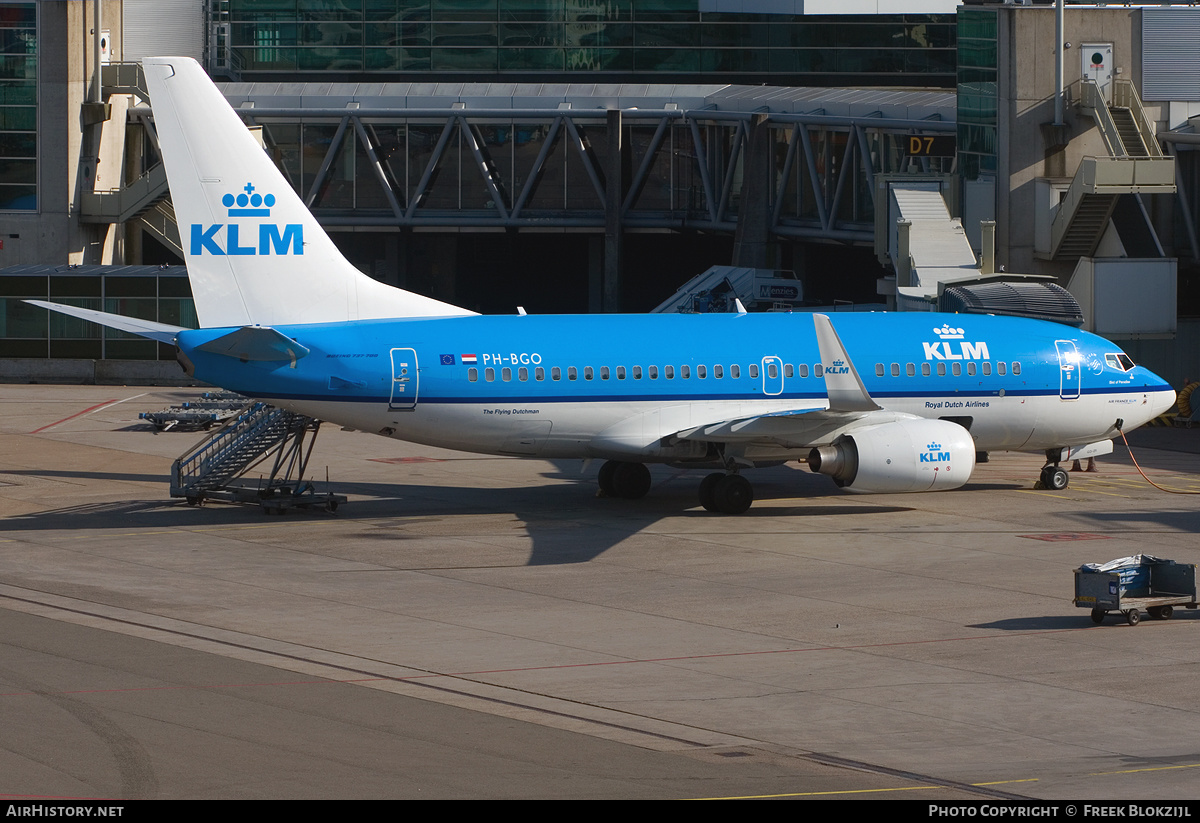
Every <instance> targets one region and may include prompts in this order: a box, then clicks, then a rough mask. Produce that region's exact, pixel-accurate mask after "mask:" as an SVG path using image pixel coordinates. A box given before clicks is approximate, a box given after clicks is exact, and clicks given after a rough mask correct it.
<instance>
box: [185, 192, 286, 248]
mask: <svg viewBox="0 0 1200 823" xmlns="http://www.w3.org/2000/svg"><path fill="white" fill-rule="evenodd" d="M221 203H222V205H224V206H225V208H226V209H228V210H229V216H230V217H270V216H271V207H272V206H274V205H275V195H273V194H268V195H266V196H264V195H261V194H259V193H258V192H256V191H255V190H254V186H253V185H252V184H250V183H247V184H246V186H245V189H244V191H243V193H242V194H239V195H237V196H236V197H235V196H234V195H232V194H226V195H225V196H224V197H222V198H221ZM222 228H224V229H225V237H224V241H225V245H224V247H222V246H221V238H220V237H219V232H220V231H221V229H222ZM246 228H248V229H250V230H251V231H250V236H249V237H247V236H244V235H243V234H242V230H243V229H246ZM252 232H253V227H251V226H245V225H242V224H239V223H234V222H230V223H229V224H228V225H226V224H224V223H213V224H212V225H209V226H205V225H203V224H201V223H192V225H191V244H190V248H189V253H190V254H193V255H196V256H200V255H203V254H206V253H207V254H211V255H215V256H219V257H223V256H225V255H269V254H304V226H303V225H302V224H300V223H288V224H286V225H283V226H280V225H279V224H278V223H265V222H264V223H259V224H258V237H257V238H254V237H253V234H252ZM247 240H249V245H242V243H244V242H246V241H247ZM256 241H257V242H256Z"/></svg>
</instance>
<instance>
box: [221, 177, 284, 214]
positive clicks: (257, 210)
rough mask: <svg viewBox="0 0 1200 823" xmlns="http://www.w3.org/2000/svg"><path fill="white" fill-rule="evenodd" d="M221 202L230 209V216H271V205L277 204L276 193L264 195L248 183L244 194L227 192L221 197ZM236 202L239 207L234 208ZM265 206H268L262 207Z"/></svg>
mask: <svg viewBox="0 0 1200 823" xmlns="http://www.w3.org/2000/svg"><path fill="white" fill-rule="evenodd" d="M221 204H222V205H223V206H225V208H227V209H229V216H230V217H270V216H271V206H274V205H275V195H273V194H268V195H266V196H265V197H264V196H263V195H261V194H259V193H258V192H256V191H255V190H254V186H253V185H252V184H250V183H247V184H246V187H245V189H244V190H243V193H242V194H239V195H237V196H236V197H234V196H233V195H232V194H226V195H225V196H224V197H222V198H221ZM235 204H236V205H237V208H234V205H235ZM263 206H266V208H262V207H263Z"/></svg>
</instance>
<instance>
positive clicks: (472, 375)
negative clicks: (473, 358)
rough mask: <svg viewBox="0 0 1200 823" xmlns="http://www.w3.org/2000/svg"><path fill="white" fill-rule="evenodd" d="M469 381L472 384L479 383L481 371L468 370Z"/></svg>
mask: <svg viewBox="0 0 1200 823" xmlns="http://www.w3.org/2000/svg"><path fill="white" fill-rule="evenodd" d="M467 379H468V380H470V381H471V382H472V383H478V382H479V369H467Z"/></svg>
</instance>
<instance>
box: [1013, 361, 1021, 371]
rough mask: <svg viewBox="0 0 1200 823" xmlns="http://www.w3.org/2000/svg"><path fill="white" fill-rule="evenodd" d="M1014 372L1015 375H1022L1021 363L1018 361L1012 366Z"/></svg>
mask: <svg viewBox="0 0 1200 823" xmlns="http://www.w3.org/2000/svg"><path fill="white" fill-rule="evenodd" d="M1012 371H1013V374H1020V373H1021V364H1020V362H1018V361H1015V360H1014V361H1013V364H1012Z"/></svg>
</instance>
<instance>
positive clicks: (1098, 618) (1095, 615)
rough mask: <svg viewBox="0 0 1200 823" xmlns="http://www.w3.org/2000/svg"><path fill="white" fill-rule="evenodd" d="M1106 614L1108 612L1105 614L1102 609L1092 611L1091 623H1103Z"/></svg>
mask: <svg viewBox="0 0 1200 823" xmlns="http://www.w3.org/2000/svg"><path fill="white" fill-rule="evenodd" d="M1106 614H1108V612H1106V611H1105V610H1104V609H1092V622H1093V623H1097V624H1099V623H1103V622H1104V615H1106Z"/></svg>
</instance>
